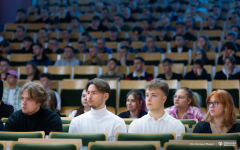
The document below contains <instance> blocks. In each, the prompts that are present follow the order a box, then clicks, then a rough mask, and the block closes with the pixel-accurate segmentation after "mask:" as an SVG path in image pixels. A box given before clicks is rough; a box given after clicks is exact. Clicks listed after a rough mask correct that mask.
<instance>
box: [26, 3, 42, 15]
mask: <svg viewBox="0 0 240 150" xmlns="http://www.w3.org/2000/svg"><path fill="white" fill-rule="evenodd" d="M40 14H41V11H40V7H39V5H34V6H33V7H32V10H31V12H29V16H34V17H35V18H38V17H39V15H40Z"/></svg>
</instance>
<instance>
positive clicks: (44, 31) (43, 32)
mask: <svg viewBox="0 0 240 150" xmlns="http://www.w3.org/2000/svg"><path fill="white" fill-rule="evenodd" d="M48 40H49V39H48V37H47V29H46V28H41V29H40V30H39V37H38V38H37V42H38V43H43V44H44V43H45V42H48Z"/></svg>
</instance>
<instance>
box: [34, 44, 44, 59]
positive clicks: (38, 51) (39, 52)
mask: <svg viewBox="0 0 240 150" xmlns="http://www.w3.org/2000/svg"><path fill="white" fill-rule="evenodd" d="M33 53H34V55H35V56H39V55H41V54H42V50H41V48H40V47H39V46H37V45H35V46H33Z"/></svg>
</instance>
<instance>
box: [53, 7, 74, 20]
mask: <svg viewBox="0 0 240 150" xmlns="http://www.w3.org/2000/svg"><path fill="white" fill-rule="evenodd" d="M55 20H56V21H57V22H58V23H69V22H71V16H70V15H69V13H68V12H67V6H66V5H60V6H59V15H58V16H57V17H55Z"/></svg>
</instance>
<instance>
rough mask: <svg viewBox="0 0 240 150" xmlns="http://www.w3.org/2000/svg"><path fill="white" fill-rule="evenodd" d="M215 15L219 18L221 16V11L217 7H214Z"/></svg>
mask: <svg viewBox="0 0 240 150" xmlns="http://www.w3.org/2000/svg"><path fill="white" fill-rule="evenodd" d="M213 14H214V15H215V16H217V17H218V16H219V15H220V9H219V8H217V7H214V8H213Z"/></svg>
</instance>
